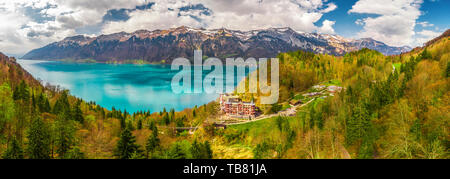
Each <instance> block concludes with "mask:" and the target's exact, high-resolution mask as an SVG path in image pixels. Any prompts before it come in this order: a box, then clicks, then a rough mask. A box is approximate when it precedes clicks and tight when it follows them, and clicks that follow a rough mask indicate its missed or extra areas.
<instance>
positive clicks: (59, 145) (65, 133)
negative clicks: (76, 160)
mask: <svg viewBox="0 0 450 179" xmlns="http://www.w3.org/2000/svg"><path fill="white" fill-rule="evenodd" d="M55 132H56V136H55V145H56V153H58V156H59V158H66V154H67V152H68V151H69V150H71V148H72V147H73V146H74V145H75V129H74V127H73V124H72V121H70V120H68V119H65V118H64V115H63V114H60V115H59V116H58V119H57V121H56V122H55Z"/></svg>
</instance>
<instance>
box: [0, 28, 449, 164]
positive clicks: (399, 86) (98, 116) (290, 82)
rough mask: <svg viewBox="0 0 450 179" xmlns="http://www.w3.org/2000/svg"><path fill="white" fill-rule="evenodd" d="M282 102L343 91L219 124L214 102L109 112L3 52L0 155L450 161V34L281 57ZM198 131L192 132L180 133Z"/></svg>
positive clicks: (0, 63)
mask: <svg viewBox="0 0 450 179" xmlns="http://www.w3.org/2000/svg"><path fill="white" fill-rule="evenodd" d="M278 58H279V59H280V91H279V92H280V100H279V103H277V104H274V105H261V104H258V98H257V95H251V94H241V97H242V98H244V99H246V98H247V99H255V102H256V103H257V105H258V107H259V108H260V109H261V111H262V112H263V113H266V114H271V113H277V112H278V111H280V110H283V106H285V105H286V103H287V102H289V101H291V100H292V99H300V100H302V96H303V94H305V93H309V92H313V91H314V90H315V89H314V87H313V86H315V85H322V84H324V85H328V84H333V85H337V86H341V87H343V89H344V90H342V91H341V92H339V93H336V94H335V95H333V96H328V97H323V96H320V97H311V98H310V99H309V100H311V102H310V103H308V104H305V105H304V106H301V107H299V108H298V109H297V113H296V115H294V116H289V117H287V116H278V117H272V118H267V119H264V120H260V121H255V122H249V123H246V124H241V125H233V126H229V127H227V128H226V129H222V128H216V127H215V126H214V121H215V119H217V118H218V116H219V115H220V114H219V111H218V104H217V103H216V102H211V103H209V104H205V105H202V106H198V107H195V108H192V109H185V110H183V111H181V112H175V111H174V110H163V111H139V112H136V113H133V114H130V113H128V112H126V111H120V110H115V109H112V110H107V109H105V108H103V107H101V106H99V105H97V104H95V102H86V101H83V100H82V99H78V98H76V97H74V96H71V95H70V93H69V92H68V91H66V90H62V89H60V88H59V87H55V86H50V85H47V86H43V85H42V84H40V83H39V81H37V80H35V79H34V78H33V77H32V76H31V75H30V74H29V73H27V72H26V71H25V70H23V69H22V68H21V67H20V65H19V64H18V63H16V62H15V59H14V58H9V57H6V56H4V55H3V54H0V76H1V78H0V155H1V157H2V158H30V159H34V158H63V159H64V158H134V159H138V158H176V159H181V158H449V151H448V148H449V136H450V135H449V133H448V126H449V119H450V116H449V114H450V112H449V109H450V104H449V103H450V100H449V97H450V93H449V82H450V81H449V76H450V62H449V60H450V38H449V37H444V38H441V39H438V40H436V41H435V42H433V43H431V44H428V45H427V46H426V47H424V48H422V49H418V50H415V51H412V52H410V53H403V54H401V55H397V56H384V55H383V54H381V53H380V52H377V51H374V50H369V49H362V50H359V51H355V52H351V53H347V54H345V55H344V56H332V55H322V54H314V53H311V52H303V51H295V52H288V53H281V54H279V55H278ZM182 127H198V129H197V130H195V132H192V133H190V132H189V131H187V130H179V129H180V128H182Z"/></svg>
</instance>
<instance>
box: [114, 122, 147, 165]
mask: <svg viewBox="0 0 450 179" xmlns="http://www.w3.org/2000/svg"><path fill="white" fill-rule="evenodd" d="M134 153H141V151H140V149H139V145H137V144H136V137H134V136H133V134H132V133H131V131H130V129H129V128H128V127H127V128H125V130H123V131H122V134H121V135H120V139H119V141H118V142H117V146H116V149H115V150H114V156H116V157H117V158H119V159H130V158H131V157H132V155H133V154H134Z"/></svg>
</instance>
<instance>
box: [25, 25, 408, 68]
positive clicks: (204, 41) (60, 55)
mask: <svg viewBox="0 0 450 179" xmlns="http://www.w3.org/2000/svg"><path fill="white" fill-rule="evenodd" d="M362 48H369V49H373V50H377V51H379V52H381V53H383V54H385V55H395V54H400V53H403V52H408V51H410V50H411V48H410V47H406V46H405V47H392V46H388V45H386V44H384V43H383V42H379V41H376V40H373V39H371V38H363V39H357V40H353V39H347V38H344V37H341V36H337V35H328V34H318V33H305V32H298V31H295V30H293V29H291V28H269V29H263V30H251V31H238V30H228V29H224V28H222V29H213V30H207V29H195V28H190V27H186V26H181V27H178V28H172V29H168V30H154V31H148V30H138V31H135V32H133V33H126V32H120V33H114V34H109V35H100V36H98V37H89V36H84V35H78V36H73V37H67V38H65V39H64V40H62V41H59V42H54V43H51V44H49V45H47V46H44V47H42V48H38V49H35V50H32V51H30V52H28V53H27V54H25V55H24V56H23V57H22V59H39V60H61V59H71V60H80V59H94V60H96V61H100V62H101V61H123V60H144V61H146V62H155V63H159V62H165V63H169V62H171V60H173V59H175V58H178V57H186V58H190V57H192V56H193V53H194V50H197V49H202V50H203V55H204V56H208V57H218V58H221V59H224V58H227V57H244V58H248V57H254V58H270V57H275V56H277V55H278V54H279V53H282V52H288V51H296V50H304V51H310V52H314V53H321V54H331V55H344V54H346V53H348V52H351V51H356V50H359V49H362Z"/></svg>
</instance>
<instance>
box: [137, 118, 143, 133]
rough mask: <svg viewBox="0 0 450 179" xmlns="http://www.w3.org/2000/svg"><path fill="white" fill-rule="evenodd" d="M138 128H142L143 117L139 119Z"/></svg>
mask: <svg viewBox="0 0 450 179" xmlns="http://www.w3.org/2000/svg"><path fill="white" fill-rule="evenodd" d="M137 129H138V130H141V129H142V119H138V121H137Z"/></svg>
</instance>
